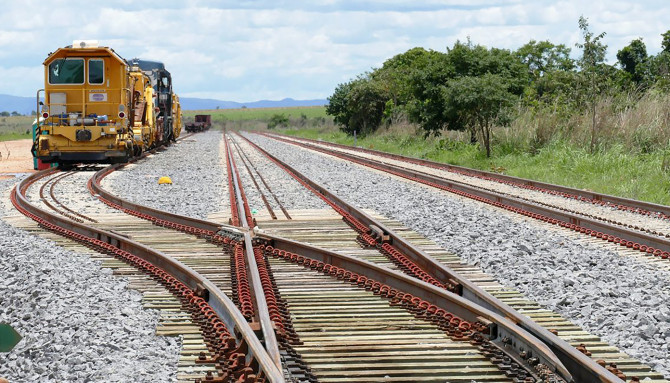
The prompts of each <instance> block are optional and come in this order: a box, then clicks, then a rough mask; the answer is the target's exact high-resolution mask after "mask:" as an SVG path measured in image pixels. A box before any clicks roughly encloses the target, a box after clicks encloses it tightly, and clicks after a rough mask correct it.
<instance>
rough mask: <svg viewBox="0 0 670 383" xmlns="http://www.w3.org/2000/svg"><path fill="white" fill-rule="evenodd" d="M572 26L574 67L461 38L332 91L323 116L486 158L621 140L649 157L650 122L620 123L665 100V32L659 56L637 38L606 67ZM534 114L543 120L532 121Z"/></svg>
mask: <svg viewBox="0 0 670 383" xmlns="http://www.w3.org/2000/svg"><path fill="white" fill-rule="evenodd" d="M578 26H579V30H580V32H581V37H582V40H581V41H580V43H578V44H576V46H577V47H578V48H579V49H580V57H579V59H578V60H573V59H572V58H571V57H570V54H571V50H570V48H568V47H567V46H565V45H564V44H554V43H552V42H550V41H536V40H530V41H529V42H528V43H527V44H524V45H523V46H521V47H520V48H518V49H517V50H515V51H509V50H506V49H498V48H487V47H484V46H482V45H479V44H475V43H473V42H471V41H470V39H467V40H466V41H464V42H462V41H456V42H455V43H454V44H453V46H451V47H449V48H447V50H446V51H445V52H439V51H433V50H427V49H424V48H419V47H417V48H412V49H409V50H407V51H405V52H403V53H400V54H397V55H395V56H393V57H391V58H389V59H388V60H386V61H385V62H384V63H383V65H382V66H381V67H380V68H376V69H373V70H372V71H371V72H369V73H365V74H362V75H360V76H358V77H357V78H355V79H352V80H351V81H349V82H346V83H342V84H339V85H338V86H337V88H336V89H335V91H334V93H333V95H332V96H331V97H330V98H329V101H330V104H329V105H328V107H327V110H326V111H327V114H328V115H330V116H333V121H334V122H335V124H337V125H338V126H339V127H340V128H341V129H342V131H343V132H344V133H347V134H349V135H351V134H353V132H354V131H357V132H358V133H359V135H365V134H370V133H372V132H375V131H377V130H380V131H383V130H384V129H380V127H385V128H389V127H393V126H402V125H409V126H412V127H418V128H420V129H418V130H417V132H416V133H417V134H419V135H420V136H422V137H423V139H429V138H431V137H435V138H437V137H442V136H443V135H444V134H447V133H448V132H449V133H452V132H453V133H454V134H463V135H464V136H465V137H466V139H468V140H469V142H470V143H477V142H478V143H479V144H480V146H481V148H482V149H483V152H484V153H486V154H487V155H492V153H494V152H495V150H494V148H493V147H492V146H493V145H501V146H502V150H503V151H505V152H509V153H512V152H526V153H530V154H532V155H535V154H537V153H539V151H541V149H542V148H543V147H544V146H546V145H549V144H550V143H551V142H553V140H555V139H563V138H565V139H567V140H568V141H569V142H570V143H571V144H578V143H587V144H588V146H589V149H590V151H591V152H595V151H596V150H599V148H600V146H601V145H611V144H612V143H613V142H615V141H616V140H618V139H626V140H630V142H632V145H633V146H634V147H635V148H636V150H641V151H643V152H644V151H653V150H656V149H655V148H657V147H658V142H659V141H658V139H659V138H660V137H661V136H663V134H660V133H659V130H658V123H656V122H652V123H651V125H649V126H650V128H649V131H643V130H644V129H643V125H634V124H631V123H630V122H629V121H624V120H623V117H622V116H624V115H635V116H634V118H637V117H638V116H637V115H636V114H639V113H641V112H638V111H636V108H637V105H639V104H640V103H641V100H642V99H644V97H645V95H646V94H647V93H645V92H649V93H648V94H665V93H668V92H670V31H668V32H666V33H664V34H663V49H664V50H663V51H662V52H660V53H659V54H657V55H655V56H654V55H651V56H650V55H648V54H647V51H646V47H645V45H644V43H643V42H642V40H641V39H636V40H633V41H631V42H630V44H629V45H628V46H626V47H624V48H623V49H621V50H620V51H619V52H618V53H617V59H618V61H619V64H620V65H618V66H614V65H608V64H607V63H606V62H605V57H606V53H607V45H606V44H605V42H604V38H605V33H604V32H603V33H600V34H596V33H594V32H592V31H591V30H590V29H589V22H588V20H587V19H586V18H585V17H583V16H582V17H580V18H579V22H578ZM659 113H660V114H658V115H657V118H656V119H655V120H654V119H652V121H665V118H664V117H663V118H661V117H659V116H666V115H668V113H667V112H659ZM533 115H538V116H546V118H543V119H541V121H534V120H533V119H532V116H533ZM617 116H618V117H617ZM640 119H641V120H645V118H640ZM522 123H525V124H526V125H523V124H522ZM299 126H303V124H300V125H299ZM525 126H533V127H534V128H533V129H534V131H531V130H529V129H527V128H525ZM496 128H497V129H496ZM617 129H621V130H619V131H617ZM635 129H638V130H640V132H633V131H634V130H635ZM517 130H520V132H516V131H517ZM495 135H500V137H498V139H496V136H495ZM519 137H523V138H522V139H517V138H519ZM661 142H663V141H661ZM475 147H476V146H475ZM445 150H446V149H445ZM482 156H484V155H483V154H482Z"/></svg>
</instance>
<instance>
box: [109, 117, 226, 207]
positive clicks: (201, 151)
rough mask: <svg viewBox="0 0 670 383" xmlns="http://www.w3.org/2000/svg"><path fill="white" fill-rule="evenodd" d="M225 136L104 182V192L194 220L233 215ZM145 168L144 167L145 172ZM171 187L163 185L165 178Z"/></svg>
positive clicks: (188, 143)
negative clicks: (220, 213)
mask: <svg viewBox="0 0 670 383" xmlns="http://www.w3.org/2000/svg"><path fill="white" fill-rule="evenodd" d="M222 144H223V134H222V133H221V131H213V130H208V131H205V132H202V133H197V134H194V135H193V136H191V137H189V138H186V139H184V140H182V141H179V142H177V143H175V144H172V145H171V146H170V147H168V148H167V149H166V150H164V151H161V152H158V153H157V154H154V155H151V156H149V157H147V158H145V159H143V160H140V161H138V163H136V164H130V165H127V166H125V167H124V168H122V169H120V170H118V171H115V172H113V173H111V174H110V175H108V176H107V177H105V179H103V181H102V186H103V187H104V188H106V189H107V190H108V191H109V192H111V193H113V194H116V195H118V196H119V197H122V198H125V199H128V200H129V201H131V202H135V203H139V204H141V205H144V206H149V207H153V208H155V209H161V210H165V211H169V212H172V213H175V214H180V215H185V216H189V217H193V218H199V219H206V218H207V216H208V215H209V214H210V213H212V212H215V211H230V208H229V205H230V202H229V196H228V179H227V175H226V162H225V161H226V160H225V154H224V151H223V145H222ZM140 165H141V166H140ZM164 176H167V177H170V178H171V179H172V184H171V185H169V184H163V185H159V184H158V179H159V178H160V177H164Z"/></svg>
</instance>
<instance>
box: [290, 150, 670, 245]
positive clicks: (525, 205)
mask: <svg viewBox="0 0 670 383" xmlns="http://www.w3.org/2000/svg"><path fill="white" fill-rule="evenodd" d="M280 140H283V141H286V140H285V139H280ZM289 142H291V141H289ZM294 144H295V145H304V146H306V147H308V148H310V149H312V150H316V151H319V152H322V153H326V154H329V155H334V156H337V157H340V158H344V159H347V160H350V161H352V162H356V163H359V164H362V165H365V166H369V167H372V168H376V169H380V170H382V171H386V172H388V173H391V174H395V175H398V176H400V177H403V178H407V179H410V180H414V181H417V182H420V183H424V184H428V185H431V186H435V185H437V186H438V187H441V188H448V189H452V190H456V191H458V192H461V193H465V194H469V195H472V196H475V197H479V198H482V199H484V201H482V202H487V203H490V204H494V205H496V204H500V205H505V206H506V207H509V208H512V209H520V210H522V211H525V212H527V214H526V215H529V216H531V217H532V216H534V215H535V216H540V217H534V218H537V219H542V220H545V221H546V220H557V221H562V222H564V223H565V225H571V227H570V228H572V229H574V230H582V229H583V230H584V231H586V230H588V231H589V233H590V232H593V235H592V236H596V233H600V236H599V237H598V238H601V237H602V239H603V240H608V241H610V242H616V243H620V244H621V245H623V246H627V247H631V248H634V249H638V250H640V251H643V252H646V253H649V254H652V253H655V254H656V255H661V254H662V252H670V240H668V239H666V238H663V237H659V236H654V235H649V234H646V233H642V232H640V231H636V230H630V229H627V228H625V227H622V226H619V225H611V224H608V223H606V222H602V221H599V220H594V219H590V218H586V217H582V216H580V215H578V214H572V213H569V212H564V211H561V210H557V209H554V208H551V207H547V206H541V205H535V204H533V203H530V202H527V201H524V200H521V199H518V198H515V197H510V196H506V195H503V194H499V193H496V192H493V191H488V190H483V189H479V188H477V187H474V186H470V185H467V184H464V183H460V182H457V181H450V180H446V179H443V178H440V177H439V176H435V175H432V174H428V173H423V172H420V171H417V170H411V169H407V168H403V167H400V166H396V165H392V164H387V163H384V162H380V161H376V160H373V159H368V158H362V157H358V156H355V155H352V154H349V153H343V152H337V154H333V153H331V152H330V151H329V150H327V149H324V148H320V147H316V146H314V145H311V144H301V143H294ZM510 210H511V209H510ZM542 217H543V218H544V219H543V218H542ZM554 223H557V222H554Z"/></svg>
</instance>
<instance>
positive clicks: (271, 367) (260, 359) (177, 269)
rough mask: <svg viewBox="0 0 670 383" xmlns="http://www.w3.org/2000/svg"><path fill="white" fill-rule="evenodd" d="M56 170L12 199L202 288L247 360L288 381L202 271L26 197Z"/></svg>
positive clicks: (270, 376) (25, 185) (27, 184)
mask: <svg viewBox="0 0 670 383" xmlns="http://www.w3.org/2000/svg"><path fill="white" fill-rule="evenodd" d="M55 172H57V170H56V169H53V168H50V169H47V170H43V171H40V172H37V173H35V174H33V175H31V176H29V177H27V178H25V179H24V180H22V181H21V182H20V183H19V184H18V185H17V186H16V187H15V188H14V189H13V190H12V202H14V203H15V205H16V206H17V208H21V209H24V210H25V211H27V212H29V213H30V214H33V215H34V216H36V217H38V218H40V219H42V220H45V221H47V222H49V223H51V224H53V225H57V226H59V227H61V228H64V229H66V230H69V231H72V232H74V233H77V234H79V235H80V236H83V237H85V239H88V240H98V241H102V242H105V243H107V244H110V245H113V246H114V247H116V248H118V249H120V250H124V251H127V252H129V253H132V254H133V255H135V256H136V257H139V258H141V259H143V260H144V261H147V262H149V263H151V264H152V265H154V266H156V267H159V268H160V269H162V270H163V271H165V272H167V273H169V274H170V275H171V276H173V277H174V278H176V279H177V280H178V281H180V282H181V283H183V284H184V285H186V286H187V287H189V288H190V289H191V290H193V291H200V292H201V293H202V294H201V295H202V296H203V297H204V298H203V299H205V301H206V302H207V303H208V304H209V305H210V306H211V307H212V309H213V310H214V311H215V312H216V314H217V315H218V316H219V318H220V319H221V321H222V322H223V323H224V324H225V325H226V327H227V328H228V331H229V332H230V334H235V333H236V332H239V333H240V334H241V337H242V340H244V342H246V344H247V346H248V355H247V359H248V360H251V359H253V360H255V361H256V362H257V364H258V368H259V369H260V370H261V371H262V372H263V373H264V374H265V376H266V377H267V378H268V379H269V380H270V381H271V382H278V383H280V382H283V381H284V379H283V373H282V371H281V370H280V369H278V368H277V366H276V365H275V363H274V362H273V360H272V359H271V358H270V355H269V354H268V353H267V352H266V351H265V349H264V347H263V345H262V344H261V343H260V341H259V340H258V338H257V337H256V336H255V334H254V332H253V330H252V329H251V327H250V326H249V324H248V323H247V321H246V320H245V319H244V317H243V316H242V314H241V313H240V312H239V310H238V309H237V308H236V307H235V304H234V303H233V302H232V301H231V300H230V299H229V298H228V297H227V296H226V295H225V294H224V293H223V292H222V291H221V290H220V289H219V288H218V287H217V286H216V285H215V284H213V283H212V282H210V281H209V280H208V279H206V278H205V277H203V276H202V275H200V274H199V273H198V272H196V271H195V270H193V269H191V268H190V267H188V266H186V265H185V264H183V263H181V262H179V261H177V260H176V259H174V258H172V257H170V256H168V255H166V254H164V253H161V252H159V251H156V250H154V249H152V248H150V247H148V246H146V245H144V244H141V243H139V242H136V241H133V240H132V239H129V238H126V237H123V236H121V235H118V234H115V233H112V232H109V231H106V230H101V229H98V228H96V227H94V226H89V225H86V224H83V223H79V222H75V221H72V220H69V219H65V218H62V217H60V216H59V215H56V214H51V213H49V212H47V211H45V210H43V209H41V208H39V207H37V206H35V205H33V204H31V203H30V202H29V201H28V200H27V198H26V197H25V193H26V191H27V189H28V188H29V187H30V185H31V184H32V183H34V182H35V181H36V180H38V179H40V178H42V177H45V176H48V175H51V174H52V173H55Z"/></svg>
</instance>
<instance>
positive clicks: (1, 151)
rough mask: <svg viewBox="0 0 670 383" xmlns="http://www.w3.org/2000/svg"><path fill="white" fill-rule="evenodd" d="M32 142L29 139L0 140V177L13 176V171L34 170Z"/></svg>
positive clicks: (30, 171) (28, 171) (29, 171)
mask: <svg viewBox="0 0 670 383" xmlns="http://www.w3.org/2000/svg"><path fill="white" fill-rule="evenodd" d="M32 144H33V141H32V140H30V139H26V140H14V141H2V142H0V179H3V178H10V177H13V174H14V173H32V172H34V170H33V156H32V154H30V147H31V146H32Z"/></svg>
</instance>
